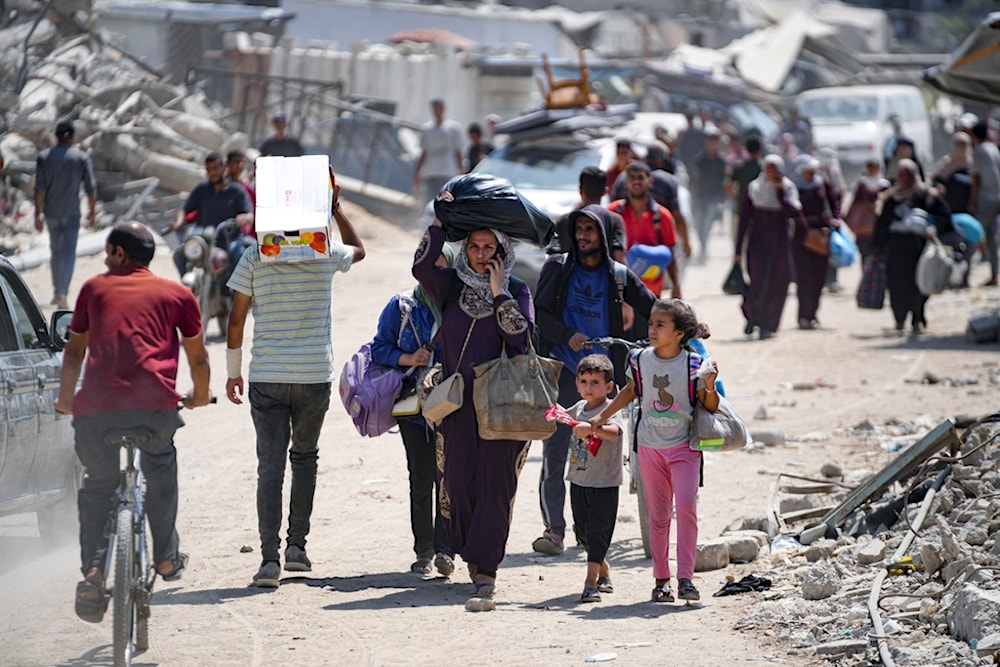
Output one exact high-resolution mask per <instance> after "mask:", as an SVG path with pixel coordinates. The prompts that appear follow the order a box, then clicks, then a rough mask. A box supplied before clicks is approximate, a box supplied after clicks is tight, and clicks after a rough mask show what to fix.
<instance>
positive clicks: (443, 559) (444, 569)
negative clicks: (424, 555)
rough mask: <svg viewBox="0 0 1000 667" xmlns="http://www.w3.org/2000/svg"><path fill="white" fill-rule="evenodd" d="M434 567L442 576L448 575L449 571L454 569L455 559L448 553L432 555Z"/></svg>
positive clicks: (449, 574)
mask: <svg viewBox="0 0 1000 667" xmlns="http://www.w3.org/2000/svg"><path fill="white" fill-rule="evenodd" d="M434 569H436V570H437V571H438V574H440V575H441V576H442V577H450V576H451V573H452V572H454V571H455V560H454V559H453V558H452V557H451V556H449V555H448V554H444V553H441V554H438V555H436V556H434Z"/></svg>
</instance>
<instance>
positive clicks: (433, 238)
mask: <svg viewBox="0 0 1000 667" xmlns="http://www.w3.org/2000/svg"><path fill="white" fill-rule="evenodd" d="M444 240H445V235H444V230H443V229H442V228H441V222H440V221H439V220H438V219H437V218H435V219H434V222H433V224H432V225H431V226H430V227H428V229H427V232H426V233H425V234H424V237H423V240H422V241H421V242H420V246H419V247H418V248H417V252H416V255H415V257H414V261H413V276H414V277H415V278H416V279H417V281H418V282H419V283H420V286H421V287H422V288H423V289H425V290H426V291H427V294H428V295H430V298H431V300H432V301H433V303H434V304H435V305H436V306H437V308H438V310H440V312H441V339H440V341H441V357H442V358H441V366H442V376H443V377H445V378H447V377H448V376H450V375H451V374H452V373H455V372H459V373H461V374H462V377H463V378H464V380H465V394H464V396H463V401H462V407H461V408H459V409H458V410H457V411H455V412H453V413H452V414H450V415H448V416H447V417H445V418H444V420H442V422H441V423H440V424H438V426H437V451H438V457H439V460H443V465H442V469H443V470H444V478H443V480H444V496H443V498H442V501H441V507H442V513H443V514H444V515H445V517H446V518H447V519H448V521H449V525H448V530H449V534H450V538H451V547H452V550H453V551H454V553H456V554H458V555H460V556H461V557H462V560H464V561H465V562H466V564H467V565H468V567H469V575H470V576H471V577H472V581H473V584H474V587H473V590H472V594H471V596H470V597H469V599H468V601H467V602H466V604H465V608H466V609H467V610H468V611H492V610H493V609H495V608H496V606H495V603H494V600H493V596H494V592H495V590H496V589H495V586H496V577H497V567H498V566H499V565H500V561H502V560H503V557H504V553H505V550H506V544H507V535H508V533H509V532H510V517H511V511H512V507H513V502H514V494H515V492H516V491H517V477H518V474H519V473H520V471H521V468H522V466H523V465H524V461H525V459H526V457H527V454H528V445H529V443H528V442H523V441H518V440H483V439H481V438H480V437H479V426H478V422H477V419H476V408H475V405H474V404H473V398H472V386H473V375H474V374H473V371H472V367H473V366H474V365H476V364H481V363H484V362H486V361H490V360H492V359H495V358H497V357H498V356H500V352H501V350H502V348H503V346H504V345H505V344H506V347H507V354H508V355H510V356H514V355H517V354H523V353H525V352H526V351H527V346H528V340H529V336H531V335H532V331H533V329H534V326H535V322H534V319H535V312H534V305H533V303H532V299H531V292H530V290H529V289H528V287H527V286H526V285H525V284H524V283H523V282H522V281H520V280H518V279H517V278H515V277H513V276H512V275H511V268H512V267H513V266H514V252H513V249H512V248H511V244H510V241H509V240H508V239H507V237H506V236H505V235H504V234H502V233H501V232H499V231H497V230H494V229H485V228H484V229H479V230H476V231H473V232H470V233H469V236H468V238H467V239H466V240H465V241H464V243H463V244H462V246H461V248H460V250H459V252H458V255H457V256H456V258H455V268H444V267H440V266H436V265H435V263H434V261H435V259H436V258H437V256H438V255H439V254H440V253H441V248H442V246H443V245H444Z"/></svg>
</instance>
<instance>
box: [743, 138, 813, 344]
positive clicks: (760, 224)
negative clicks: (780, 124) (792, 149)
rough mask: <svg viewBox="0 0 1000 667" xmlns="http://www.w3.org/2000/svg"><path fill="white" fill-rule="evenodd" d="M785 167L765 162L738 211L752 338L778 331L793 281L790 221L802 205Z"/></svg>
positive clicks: (748, 330)
mask: <svg viewBox="0 0 1000 667" xmlns="http://www.w3.org/2000/svg"><path fill="white" fill-rule="evenodd" d="M784 168H785V163H784V160H782V159H781V158H780V157H779V156H777V155H768V156H767V157H765V158H764V168H763V171H762V172H761V174H760V176H758V177H757V178H755V179H754V180H753V181H751V182H750V185H749V186H747V192H746V195H745V196H744V198H743V204H742V205H741V207H740V224H739V228H738V230H737V233H736V256H735V259H734V261H735V262H736V263H737V264H739V263H740V262H741V261H742V255H743V246H744V243H746V267H747V275H748V276H749V278H750V286H749V288H748V289H747V292H746V294H744V295H743V316H744V317H746V320H747V326H746V329H745V330H744V331H745V332H746V333H747V334H752V333H753V330H754V329H755V328H756V329H759V331H760V338H761V340H764V339H767V338H771V337H773V336H774V332H775V331H777V330H778V324H779V322H780V321H781V311H782V310H783V309H784V307H785V298H786V297H787V295H788V284H789V283H790V282H791V277H792V259H791V251H790V246H789V237H788V222H789V220H791V219H797V218H798V216H799V212H800V209H801V208H802V205H801V204H800V203H799V195H798V191H797V190H796V188H795V185H794V184H793V183H792V182H791V180H789V179H788V178H786V177H785V176H784V175H783V174H782V172H783V171H784Z"/></svg>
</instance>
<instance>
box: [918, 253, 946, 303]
mask: <svg viewBox="0 0 1000 667" xmlns="http://www.w3.org/2000/svg"><path fill="white" fill-rule="evenodd" d="M954 264H955V261H954V260H953V259H952V258H951V252H950V251H949V250H948V248H946V247H944V245H942V244H941V242H940V241H938V240H937V239H931V240H930V241H929V242H928V243H927V245H926V246H925V247H924V251H923V252H922V253H920V259H919V260H917V289H918V290H920V293H921V294H923V295H924V296H930V295H931V294H940V293H941V292H943V291H945V289H947V288H948V281H949V280H951V273H952V269H953V267H954Z"/></svg>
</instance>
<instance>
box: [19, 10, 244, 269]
mask: <svg viewBox="0 0 1000 667" xmlns="http://www.w3.org/2000/svg"><path fill="white" fill-rule="evenodd" d="M25 3H26V4H27V5H32V4H33V3H31V2H27V0H25V2H22V3H21V4H25ZM41 4H42V5H44V4H46V3H41ZM49 4H50V5H51V7H50V9H49V11H48V12H47V13H46V14H45V16H44V18H40V15H39V14H37V12H36V14H35V15H32V14H30V13H29V12H25V16H24V19H23V21H19V22H16V23H14V24H13V25H10V26H8V27H6V28H3V29H0V45H2V46H3V48H2V49H0V53H2V54H3V55H2V56H0V90H3V91H4V92H3V93H2V94H0V112H2V114H3V116H2V118H3V120H2V127H0V129H2V131H3V136H2V138H0V153H2V155H3V158H4V160H5V162H6V167H5V169H4V183H3V185H2V186H0V187H3V189H4V192H2V193H0V218H2V222H3V224H2V226H0V234H2V235H3V236H6V237H10V235H11V234H14V233H16V232H26V231H31V230H32V229H33V227H32V222H33V219H32V216H33V212H34V209H33V204H32V201H33V200H32V197H33V195H32V190H31V188H32V183H33V174H34V168H35V159H36V157H37V155H38V153H39V151H41V150H43V149H45V148H48V147H49V146H51V145H53V144H54V142H55V138H54V136H53V130H54V129H55V125H56V123H57V122H58V121H59V120H63V119H69V120H72V121H73V122H74V126H75V129H76V136H75V142H76V144H77V145H79V146H80V147H81V148H82V149H84V150H87V151H89V153H90V155H91V159H92V161H93V164H94V169H95V174H96V176H97V180H98V198H99V200H100V204H101V206H100V209H99V212H98V220H99V222H98V224H99V225H100V224H111V223H113V222H114V220H115V219H116V218H117V217H118V216H121V215H122V214H123V213H125V212H126V211H130V210H131V211H132V212H133V213H135V212H136V210H137V209H141V208H142V205H143V204H144V202H142V201H138V202H137V198H138V197H139V196H140V195H141V196H142V198H143V199H146V200H147V201H146V202H145V206H146V207H147V208H153V209H155V208H161V207H159V206H157V203H158V198H162V197H169V196H170V195H176V194H177V193H180V192H186V191H188V190H190V189H191V188H192V187H193V186H194V185H195V184H196V183H197V182H198V181H199V180H200V179H202V178H204V166H203V160H204V157H205V155H206V154H207V153H208V152H210V151H219V152H222V153H225V152H227V151H229V150H234V149H241V150H246V149H247V148H248V147H249V138H248V137H247V136H246V135H245V134H242V133H232V132H230V131H229V130H228V129H227V128H224V127H222V126H221V125H220V124H219V123H218V122H216V120H214V119H215V118H218V117H221V115H222V114H221V113H220V110H218V109H214V108H212V106H211V105H210V104H209V103H208V101H207V100H206V98H205V96H204V95H203V94H202V93H201V92H200V91H199V90H195V89H190V88H188V87H186V86H183V85H176V84H173V83H169V82H167V81H166V80H165V79H164V78H163V77H162V76H161V75H160V74H159V73H158V72H156V71H154V70H151V69H150V68H148V67H147V66H145V65H144V64H142V63H140V62H138V61H136V60H135V59H133V58H131V57H129V56H128V55H127V54H125V53H123V52H122V51H120V50H118V49H116V48H114V47H113V46H111V45H109V44H108V43H107V41H106V40H105V39H104V38H103V37H102V36H101V35H100V34H98V33H96V32H93V31H91V30H90V29H89V28H88V24H89V23H88V22H89V16H90V15H89V13H88V11H87V10H88V9H89V8H88V7H86V5H89V2H88V1H87V0H75V1H74V2H66V3H63V2H59V3H49ZM81 5H82V6H81ZM175 207H176V204H174V208H175ZM4 244H5V245H6V246H7V250H8V251H11V250H16V246H17V245H18V244H17V242H16V241H15V242H14V243H13V244H12V243H11V239H10V238H8V239H6V240H5V241H4ZM12 245H13V246H14V247H13V248H12V247H11V246H12Z"/></svg>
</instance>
